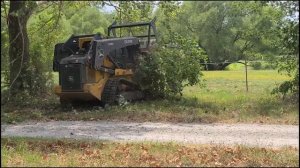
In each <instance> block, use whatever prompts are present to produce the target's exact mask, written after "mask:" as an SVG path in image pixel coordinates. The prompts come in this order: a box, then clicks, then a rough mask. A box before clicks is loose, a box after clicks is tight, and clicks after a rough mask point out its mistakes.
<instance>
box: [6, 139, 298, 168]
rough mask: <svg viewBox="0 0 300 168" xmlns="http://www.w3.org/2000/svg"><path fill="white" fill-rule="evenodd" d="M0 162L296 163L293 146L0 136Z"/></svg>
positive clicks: (78, 164) (10, 163)
mask: <svg viewBox="0 0 300 168" xmlns="http://www.w3.org/2000/svg"><path fill="white" fill-rule="evenodd" d="M1 158H2V159H1V164H2V166H12V167H15V166H41V165H42V166H76V167H78V166H88V167H91V166H113V167H115V166H125V167H127V166H138V167H140V166H151V167H154V166H171V167H173V166H200V167H201V166H221V167H222V166H239V167H241V166H246V167H252V166H275V167H282V166H284V167H285V166H294V167H297V166H299V151H298V149H296V148H290V147H284V148H280V149H269V148H256V147H244V146H233V147H225V146H220V145H180V144H176V143H150V142H146V143H117V142H108V141H84V140H80V141H78V140H77V141H76V140H66V139H64V140H53V139H52V140H51V139H34V138H2V139H1Z"/></svg>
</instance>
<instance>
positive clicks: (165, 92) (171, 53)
mask: <svg viewBox="0 0 300 168" xmlns="http://www.w3.org/2000/svg"><path fill="white" fill-rule="evenodd" d="M159 46H161V47H158V48H156V49H155V50H154V51H153V52H152V53H151V54H150V55H145V56H142V58H141V60H140V65H139V68H138V70H137V75H136V81H137V82H138V83H139V84H140V85H141V86H142V89H143V90H144V91H145V92H146V93H147V95H150V96H153V97H170V96H175V95H178V94H181V91H182V89H183V87H184V86H186V85H195V84H197V83H198V82H199V81H200V79H199V75H200V76H201V72H200V71H201V66H200V60H201V59H205V58H206V55H204V52H203V50H202V49H201V48H199V47H198V45H197V43H196V42H195V41H193V40H190V39H187V38H185V37H182V36H180V35H178V34H176V33H174V34H173V36H172V37H170V43H168V44H160V45H159Z"/></svg>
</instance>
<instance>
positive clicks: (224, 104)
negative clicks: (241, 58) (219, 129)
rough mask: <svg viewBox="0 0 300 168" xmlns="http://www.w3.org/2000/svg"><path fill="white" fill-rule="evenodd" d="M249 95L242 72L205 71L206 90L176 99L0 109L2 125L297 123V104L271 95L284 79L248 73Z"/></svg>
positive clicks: (193, 89)
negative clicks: (27, 122) (59, 122)
mask: <svg viewBox="0 0 300 168" xmlns="http://www.w3.org/2000/svg"><path fill="white" fill-rule="evenodd" d="M248 75H249V92H248V93H246V92H245V81H244V78H245V77H244V71H208V72H204V77H203V78H204V79H205V85H206V86H204V87H203V86H200V85H196V86H188V87H186V88H185V89H184V90H183V98H182V99H180V100H150V101H143V102H136V103H131V104H129V105H126V106H113V107H110V108H109V109H103V108H101V107H99V106H93V105H89V104H87V105H83V106H81V107H76V108H70V109H61V108H60V105H59V100H58V98H57V97H56V96H55V95H46V96H43V98H33V99H31V98H24V99H23V100H22V101H20V102H14V103H12V104H11V105H4V106H1V121H2V122H7V123H14V122H20V121H24V120H28V119H33V120H122V121H138V122H144V121H150V122H187V123H189V122H201V123H211V122H225V123H237V122H239V123H266V124H299V119H298V118H299V109H298V104H299V103H298V102H296V103H295V102H291V101H290V100H289V99H285V100H283V99H281V98H279V97H277V96H275V95H271V94H270V92H271V90H272V88H274V87H275V86H276V84H278V83H280V82H282V81H284V80H287V79H288V76H285V75H279V74H278V73H277V72H276V71H275V70H250V71H249V74H248Z"/></svg>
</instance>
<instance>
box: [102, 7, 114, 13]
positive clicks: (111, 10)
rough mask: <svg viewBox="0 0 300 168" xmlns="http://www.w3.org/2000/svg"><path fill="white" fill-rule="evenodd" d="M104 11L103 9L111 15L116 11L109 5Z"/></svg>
mask: <svg viewBox="0 0 300 168" xmlns="http://www.w3.org/2000/svg"><path fill="white" fill-rule="evenodd" d="M102 9H103V11H104V12H107V13H111V12H113V11H114V10H115V8H114V7H112V6H109V5H104V7H103V8H102Z"/></svg>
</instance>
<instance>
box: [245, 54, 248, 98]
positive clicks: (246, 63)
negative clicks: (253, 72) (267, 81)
mask: <svg viewBox="0 0 300 168" xmlns="http://www.w3.org/2000/svg"><path fill="white" fill-rule="evenodd" d="M245 71H246V91H247V92H248V71H247V59H246V57H245Z"/></svg>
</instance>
